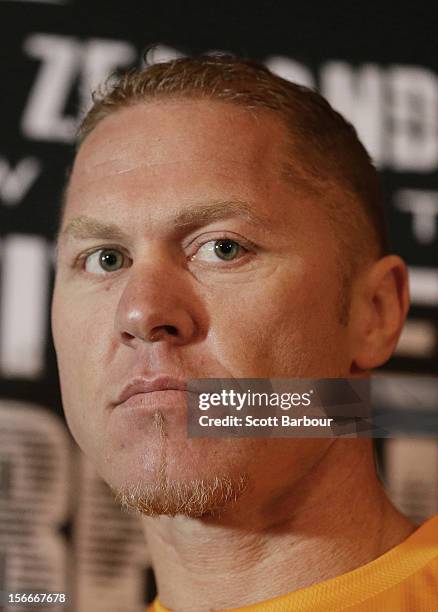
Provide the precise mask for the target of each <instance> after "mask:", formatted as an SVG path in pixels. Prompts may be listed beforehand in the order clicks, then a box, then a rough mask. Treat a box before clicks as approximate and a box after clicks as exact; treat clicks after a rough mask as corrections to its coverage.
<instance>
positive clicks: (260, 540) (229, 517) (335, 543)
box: [143, 439, 416, 612]
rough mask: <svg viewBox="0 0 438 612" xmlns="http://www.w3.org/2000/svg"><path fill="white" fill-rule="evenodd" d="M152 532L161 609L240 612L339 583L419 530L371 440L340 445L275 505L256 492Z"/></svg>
mask: <svg viewBox="0 0 438 612" xmlns="http://www.w3.org/2000/svg"><path fill="white" fill-rule="evenodd" d="M143 524H144V529H145V534H146V538H147V542H148V547H149V551H150V554H151V557H152V561H153V566H154V570H155V575H156V579H157V585H158V593H159V598H160V601H161V602H162V604H163V605H164V606H166V607H168V608H171V609H173V610H177V611H179V612H189V611H190V612H205V611H206V610H210V609H224V608H233V607H240V606H244V605H249V604H251V603H255V602H258V601H263V600H265V599H270V598H272V597H275V596H278V595H283V594H286V593H288V592H291V591H294V590H296V589H300V588H304V587H308V586H310V585H312V584H316V583H318V582H322V581H324V580H328V579H329V578H334V577H335V576H338V575H340V574H343V573H346V572H349V571H352V570H353V569H355V568H357V567H360V566H361V565H364V564H366V563H369V562H370V561H372V560H373V559H376V558H377V557H379V556H380V555H382V554H383V553H385V552H386V551H388V550H389V549H391V548H393V547H394V546H396V545H397V544H399V543H400V542H401V541H403V540H404V539H406V537H408V536H409V535H410V534H411V533H412V531H414V530H415V528H416V526H415V525H414V524H413V523H411V522H410V521H408V520H407V519H406V518H405V517H404V516H403V515H401V514H400V513H399V512H398V511H397V510H396V509H395V508H394V506H393V505H392V504H391V503H390V501H389V500H388V498H387V496H386V494H385V492H384V490H383V488H382V486H381V484H380V482H379V480H378V478H377V476H376V472H375V467H374V460H373V453H372V441H371V440H365V439H360V440H357V439H356V440H346V439H336V440H335V441H334V442H333V443H332V444H331V445H330V446H329V447H328V450H327V451H326V453H325V454H324V456H323V457H322V458H321V460H320V461H319V462H318V463H317V464H316V465H314V466H313V468H312V469H311V470H310V471H309V472H308V473H307V474H306V476H305V477H304V478H301V479H300V480H299V481H298V482H293V483H288V484H287V485H286V484H285V487H284V489H283V491H282V492H281V496H280V495H278V494H277V495H276V496H275V499H273V498H272V495H271V496H270V498H269V499H263V497H261V496H260V495H258V496H257V498H252V497H251V492H248V493H247V494H244V495H242V497H241V498H240V500H239V501H238V502H237V503H236V504H234V505H233V507H232V508H231V509H230V510H229V512H227V513H224V514H223V515H221V516H219V517H201V518H188V517H184V516H176V517H167V516H160V517H156V518H151V517H146V518H144V519H143Z"/></svg>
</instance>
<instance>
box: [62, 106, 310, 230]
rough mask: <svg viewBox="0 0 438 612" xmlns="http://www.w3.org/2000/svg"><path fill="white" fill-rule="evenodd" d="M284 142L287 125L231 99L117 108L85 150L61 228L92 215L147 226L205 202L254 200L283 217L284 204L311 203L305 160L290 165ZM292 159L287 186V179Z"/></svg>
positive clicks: (73, 178) (264, 210) (285, 213)
mask: <svg viewBox="0 0 438 612" xmlns="http://www.w3.org/2000/svg"><path fill="white" fill-rule="evenodd" d="M285 142H286V138H285V126H284V124H283V122H282V121H281V120H280V119H278V118H277V117H275V115H273V114H272V113H270V112H267V111H263V112H257V113H253V112H250V111H248V110H247V109H245V108H242V107H239V106H237V105H236V104H232V103H229V102H218V101H216V100H215V101H211V100H191V99H178V100H176V99H175V100H160V101H159V100H154V101H152V102H149V101H148V102H147V103H144V104H136V105H133V106H130V107H127V108H124V109H121V110H117V111H116V112H114V113H112V114H111V115H109V116H107V117H106V118H105V119H103V120H101V121H100V123H98V124H97V126H96V127H95V128H94V130H92V132H91V133H90V134H89V135H88V136H87V137H86V139H85V141H84V142H83V143H82V145H81V147H80V149H79V152H78V154H77V157H76V160H75V164H74V167H73V172H72V176H71V179H70V184H69V188H68V193H67V201H66V208H65V214H64V220H63V225H64V223H65V221H66V219H68V218H69V217H71V216H75V215H80V214H88V213H89V212H95V213H97V214H101V216H105V217H109V216H111V215H112V214H117V215H118V216H119V217H120V215H121V214H126V215H127V216H129V217H131V218H132V217H133V216H135V217H136V218H138V220H139V221H140V220H141V221H142V222H143V221H144V220H145V217H146V216H147V215H149V219H152V218H153V216H154V215H155V214H161V213H162V212H163V211H164V210H165V209H166V207H169V208H173V209H174V208H175V206H179V207H184V206H185V205H186V204H187V205H192V204H193V203H194V202H202V200H203V199H204V198H207V199H208V200H210V201H222V200H224V199H228V200H240V201H246V202H254V203H255V205H256V206H257V207H258V208H259V209H260V212H262V213H267V214H270V215H272V216H273V217H275V216H276V213H278V215H279V218H280V219H282V218H284V217H285V216H289V212H288V207H287V206H286V205H285V200H287V201H289V199H290V198H291V197H292V198H293V196H294V194H295V195H296V194H299V195H300V198H301V200H304V199H308V198H303V181H302V176H303V172H302V169H301V167H300V164H299V161H298V160H297V164H296V165H294V163H293V161H292V162H291V160H290V159H289V156H288V155H287V153H286V147H285ZM286 160H288V170H289V172H290V175H291V180H288V181H286V180H284V179H283V178H282V172H283V169H284V167H285V164H286ZM304 191H306V189H304ZM306 195H307V196H308V194H306ZM295 208H296V210H295V211H294V214H295V215H296V214H297V213H298V212H299V211H298V209H297V207H295ZM308 213H309V210H307V214H308ZM140 216H141V219H140Z"/></svg>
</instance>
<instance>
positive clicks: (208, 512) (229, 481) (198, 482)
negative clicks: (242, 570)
mask: <svg viewBox="0 0 438 612" xmlns="http://www.w3.org/2000/svg"><path fill="white" fill-rule="evenodd" d="M153 424H154V426H155V428H156V429H157V431H158V434H159V437H160V448H161V454H160V460H159V465H158V468H157V473H156V478H155V480H154V482H152V483H144V482H142V481H139V482H138V483H136V484H131V485H127V486H126V487H121V488H119V489H114V488H112V487H111V490H112V492H113V494H114V496H115V500H116V502H117V503H118V504H119V505H120V506H121V507H122V509H123V510H125V511H134V512H136V513H140V514H142V515H145V516H159V515H167V516H176V515H177V514H181V515H184V516H187V517H191V518H198V517H201V516H215V515H220V513H221V511H222V510H223V509H224V508H225V507H227V506H229V505H230V504H233V503H235V502H236V501H237V500H238V499H239V497H240V496H241V495H242V494H243V493H244V491H245V490H246V489H247V487H248V477H247V476H246V475H245V474H242V475H239V476H236V477H231V476H227V475H216V476H214V477H211V478H208V479H203V478H195V479H192V480H188V481H184V482H182V481H178V480H169V478H168V475H167V444H166V438H167V432H166V421H165V418H164V417H163V414H162V413H161V412H160V411H156V412H155V413H154V415H153Z"/></svg>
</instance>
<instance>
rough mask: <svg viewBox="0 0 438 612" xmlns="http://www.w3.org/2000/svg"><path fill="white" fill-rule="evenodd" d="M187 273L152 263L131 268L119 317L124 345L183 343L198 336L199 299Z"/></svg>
mask: <svg viewBox="0 0 438 612" xmlns="http://www.w3.org/2000/svg"><path fill="white" fill-rule="evenodd" d="M183 275H184V271H182V270H169V269H168V268H167V269H163V267H157V266H155V267H154V269H152V267H151V266H150V265H149V266H142V267H140V266H138V267H137V268H135V266H134V265H133V266H132V267H131V268H130V270H129V273H128V278H127V282H126V285H125V287H124V289H123V292H122V295H121V297H120V300H119V303H118V306H117V311H116V317H115V331H116V334H117V336H118V338H119V340H120V341H121V342H122V343H123V344H126V345H128V346H131V347H134V348H135V346H136V345H138V344H143V343H145V342H146V343H154V342H166V343H169V344H173V345H182V344H187V343H190V342H192V341H193V340H194V339H195V336H196V334H197V328H198V326H197V324H196V315H195V312H194V311H195V299H194V298H193V296H192V294H191V291H190V289H189V287H188V286H187V281H184V280H183V279H182V276H183Z"/></svg>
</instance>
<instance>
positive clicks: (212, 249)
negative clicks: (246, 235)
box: [193, 238, 246, 262]
mask: <svg viewBox="0 0 438 612" xmlns="http://www.w3.org/2000/svg"><path fill="white" fill-rule="evenodd" d="M245 250H246V249H244V247H242V245H240V244H239V243H238V242H236V241H235V240H230V239H229V238H220V239H219V240H209V241H208V242H205V243H204V244H203V245H201V246H200V248H199V249H198V251H197V252H196V254H195V255H194V256H193V257H195V258H196V259H200V258H201V257H202V258H203V259H204V260H206V261H208V262H214V261H217V259H218V258H219V259H222V260H223V261H232V260H234V259H236V257H237V256H238V255H239V253H241V252H242V251H245Z"/></svg>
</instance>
